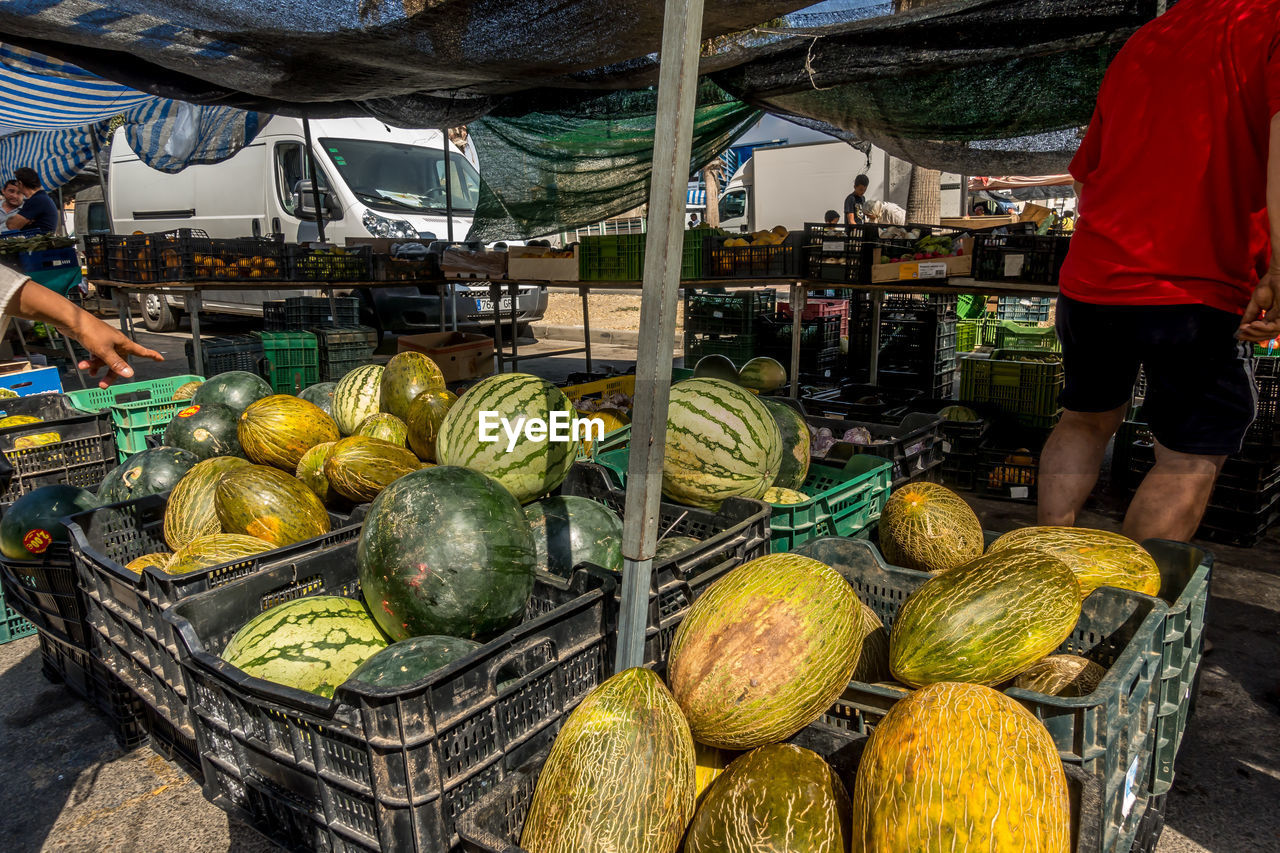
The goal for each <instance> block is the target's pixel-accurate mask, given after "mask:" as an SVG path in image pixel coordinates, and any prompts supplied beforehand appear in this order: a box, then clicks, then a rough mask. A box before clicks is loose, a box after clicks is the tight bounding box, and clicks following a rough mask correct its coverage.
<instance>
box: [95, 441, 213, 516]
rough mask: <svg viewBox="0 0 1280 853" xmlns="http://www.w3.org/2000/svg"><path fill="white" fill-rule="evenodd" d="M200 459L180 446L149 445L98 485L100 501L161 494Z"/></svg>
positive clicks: (126, 499) (107, 502)
mask: <svg viewBox="0 0 1280 853" xmlns="http://www.w3.org/2000/svg"><path fill="white" fill-rule="evenodd" d="M199 461H200V460H199V459H198V458H197V457H196V455H195V454H194V453H191V452H189V451H186V450H182V449H180V448H177V447H149V448H147V449H146V450H143V451H139V452H138V453H135V454H133V455H132V456H130V457H129V458H128V459H126V460H125V461H124V462H122V463H121V464H119V465H117V466H116V467H115V468H113V469H112V470H111V472H110V473H108V474H107V476H106V477H104V478H103V480H102V483H101V485H99V486H98V502H99V503H103V504H113V503H119V502H121V501H132V500H137V499H138V498H144V497H146V496H147V495H161V494H164V493H165V492H167V491H169V490H170V489H172V488H173V487H174V486H176V485H177V484H178V482H179V481H180V480H181V479H182V478H183V477H185V476H186V474H187V472H188V471H190V470H191V468H192V467H193V466H194V465H195V464H196V463H197V462H199Z"/></svg>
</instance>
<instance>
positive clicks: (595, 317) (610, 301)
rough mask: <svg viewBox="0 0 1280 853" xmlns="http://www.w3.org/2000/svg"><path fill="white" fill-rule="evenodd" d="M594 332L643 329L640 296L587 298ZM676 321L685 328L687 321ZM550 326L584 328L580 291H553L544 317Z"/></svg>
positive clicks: (680, 318) (593, 295)
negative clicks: (582, 326) (641, 326)
mask: <svg viewBox="0 0 1280 853" xmlns="http://www.w3.org/2000/svg"><path fill="white" fill-rule="evenodd" d="M587 304H588V310H589V311H590V312H591V327H592V328H593V329H621V330H625V331H631V330H634V329H638V328H640V294H639V293H592V294H589V295H588V296H587ZM682 314H683V312H681V316H679V317H678V319H677V320H676V329H677V331H679V330H681V329H683V328H684V318H683V316H682ZM542 322H543V323H544V324H545V325H547V326H581V325H582V297H580V296H579V295H578V294H577V293H576V292H570V291H561V290H552V291H551V292H550V293H548V294H547V313H546V315H545V316H544V317H543V318H542Z"/></svg>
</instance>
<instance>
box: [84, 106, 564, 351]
mask: <svg viewBox="0 0 1280 853" xmlns="http://www.w3.org/2000/svg"><path fill="white" fill-rule="evenodd" d="M311 137H312V139H311V141H312V147H311V150H310V152H308V151H307V147H306V139H305V136H304V133H303V127H302V121H301V120H300V119H295V118H287V117H283V116H273V117H271V118H270V119H269V121H268V122H267V124H266V125H265V126H264V127H263V128H262V129H261V131H260V132H259V133H258V135H257V137H256V138H255V139H254V140H253V142H252V143H251V144H250V145H248V146H246V147H245V148H243V149H242V150H240V151H239V152H237V153H236V154H235V155H234V156H233V157H231V158H229V159H227V160H224V161H223V162H221V163H215V164H212V165H204V166H189V167H187V168H186V169H184V170H182V171H181V172H178V173H176V174H168V173H165V172H159V171H156V170H154V169H151V168H150V167H148V166H147V165H146V164H144V163H143V162H142V161H141V160H139V159H138V156H137V155H136V154H135V153H134V152H133V151H132V150H131V149H130V148H129V144H128V142H127V141H126V139H125V135H124V132H123V131H122V130H118V131H117V132H116V136H115V139H114V142H113V144H112V147H111V168H110V172H109V173H108V174H109V178H108V184H107V195H108V199H107V201H108V208H109V210H110V216H111V223H112V228H113V230H114V232H115V233H117V234H130V233H133V232H135V231H167V230H169V229H172V228H193V229H199V230H202V231H204V232H205V233H207V234H208V235H209V236H210V237H246V236H264V235H269V234H283V235H284V239H285V240H286V241H288V242H305V241H310V240H315V239H317V238H318V228H317V223H316V217H315V215H314V205H313V203H312V199H311V195H310V193H309V192H300V190H301V191H305V190H306V189H307V188H308V187H309V186H310V183H309V182H310V169H309V165H308V159H309V158H310V157H312V156H314V158H315V162H316V172H317V176H318V178H319V181H318V183H319V189H320V194H321V207H322V209H323V217H324V230H325V238H326V239H327V240H328V241H330V242H333V243H336V244H337V245H343V243H344V241H345V239H346V238H347V237H387V238H391V239H395V240H401V241H406V242H408V241H417V242H422V243H429V242H430V241H432V240H437V239H439V240H445V239H447V238H448V236H449V221H448V217H447V214H446V196H445V193H446V177H445V150H444V147H443V145H444V140H443V138H442V135H441V132H440V131H438V130H407V129H402V128H394V127H389V126H388V125H385V124H383V123H382V122H380V121H377V120H375V119H371V118H343V119H317V120H315V121H313V122H311ZM448 164H449V165H448V169H449V175H448V184H449V188H448V190H449V191H450V192H451V198H452V209H453V214H454V215H453V231H452V235H453V239H455V240H462V239H464V238H465V237H466V234H467V230H468V229H469V228H470V227H471V217H472V215H473V214H474V212H475V207H476V201H477V199H478V198H479V192H480V175H479V173H478V172H477V171H476V169H475V167H474V166H473V165H472V164H471V163H470V162H469V161H468V160H467V159H466V157H465V156H463V154H462V153H461V152H460V151H459V150H458V149H457V147H456V146H454V145H453V144H452V143H450V144H449V146H448ZM304 195H305V196H306V197H305V198H304V197H303V196H304ZM89 215H91V214H89V213H88V212H86V216H89ZM305 292H307V291H304V290H297V289H285V288H280V289H271V290H265V289H264V290H240V291H235V290H226V291H219V290H216V289H210V290H208V291H206V292H205V293H204V294H203V296H204V306H205V308H206V310H208V311H210V312H213V313H229V314H249V315H253V314H261V313H262V303H263V302H264V301H266V300H272V299H283V298H285V297H287V296H295V295H300V294H302V293H305ZM354 293H355V294H356V295H358V296H359V297H360V298H361V300H362V310H361V318H362V322H366V323H368V324H370V325H374V326H376V327H378V328H379V329H383V330H387V331H395V332H422V331H433V330H437V329H438V327H439V320H440V297H439V296H438V295H437V292H436V288H435V286H434V285H432V286H424V287H423V288H421V289H420V288H418V287H405V286H387V287H382V288H376V289H374V290H371V291H370V290H365V289H359V290H356V291H354ZM508 299H509V297H503V302H504V304H503V305H502V306H501V307H503V309H504V310H506V311H509V310H510V304H509V302H508ZM517 300H518V301H517V306H518V309H519V315H518V320H517V323H518V325H519V327H520V328H521V329H522V330H523V329H524V328H526V327H527V326H528V324H529V323H532V322H535V321H536V320H538V319H540V318H541V317H542V314H543V313H544V312H545V310H546V303H547V294H546V288H544V287H539V286H536V285H527V286H522V287H521V288H520V292H519V295H518V297H517ZM141 307H142V316H143V322H144V323H145V325H146V327H147V328H148V329H151V330H152V331H170V330H172V329H175V328H177V324H178V320H179V317H180V312H181V307H182V303H181V297H172V296H171V297H161V296H157V295H148V296H147V297H146V298H145V299H144V300H143V304H142V306H141ZM446 308H448V306H447V305H446ZM491 312H492V308H491V307H490V303H489V287H488V285H487V284H478V285H477V286H475V287H474V288H473V287H470V286H467V285H462V284H459V285H456V286H455V298H454V300H453V303H452V312H450V311H446V322H447V323H449V324H450V325H451V324H452V317H453V316H456V317H457V325H458V328H459V329H468V328H479V327H484V326H486V325H490V326H491V325H492V322H493V317H492V313H491Z"/></svg>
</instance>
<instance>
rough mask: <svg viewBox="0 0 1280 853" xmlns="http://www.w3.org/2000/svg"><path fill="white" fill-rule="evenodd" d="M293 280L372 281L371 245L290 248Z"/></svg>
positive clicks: (290, 270)
mask: <svg viewBox="0 0 1280 853" xmlns="http://www.w3.org/2000/svg"><path fill="white" fill-rule="evenodd" d="M287 249H288V258H287V261H288V276H287V278H288V279H289V280H290V281H369V277H370V275H372V271H371V270H370V258H371V257H372V256H373V250H372V249H371V248H370V247H369V246H346V247H343V246H334V245H332V244H324V245H311V246H306V245H295V244H289V245H288V247H287Z"/></svg>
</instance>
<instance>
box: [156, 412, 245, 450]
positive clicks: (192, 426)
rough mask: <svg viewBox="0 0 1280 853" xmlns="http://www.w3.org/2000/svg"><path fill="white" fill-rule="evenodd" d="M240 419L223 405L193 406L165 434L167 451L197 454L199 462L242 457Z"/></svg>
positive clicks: (172, 422) (174, 421)
mask: <svg viewBox="0 0 1280 853" xmlns="http://www.w3.org/2000/svg"><path fill="white" fill-rule="evenodd" d="M239 417H240V416H239V415H238V414H237V413H236V412H235V411H234V410H233V409H230V408H228V407H227V406H224V405H222V404H221V403H193V404H192V405H190V406H187V407H186V408H185V409H181V410H179V412H178V413H177V414H176V415H174V416H173V419H172V420H171V421H169V425H168V426H167V427H165V430H164V443H165V446H166V447H177V448H179V449H180V450H186V451H188V452H190V453H194V454H195V455H196V457H197V458H199V459H212V458H213V457H215V456H241V457H243V456H244V455H245V454H244V450H243V449H241V447H240V438H239V435H238V433H237V428H238V420H239Z"/></svg>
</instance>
